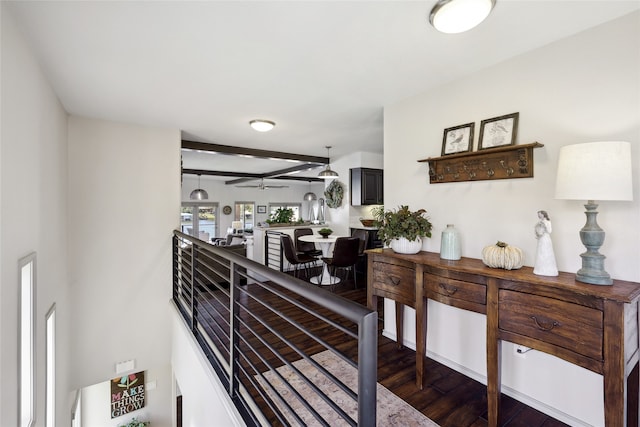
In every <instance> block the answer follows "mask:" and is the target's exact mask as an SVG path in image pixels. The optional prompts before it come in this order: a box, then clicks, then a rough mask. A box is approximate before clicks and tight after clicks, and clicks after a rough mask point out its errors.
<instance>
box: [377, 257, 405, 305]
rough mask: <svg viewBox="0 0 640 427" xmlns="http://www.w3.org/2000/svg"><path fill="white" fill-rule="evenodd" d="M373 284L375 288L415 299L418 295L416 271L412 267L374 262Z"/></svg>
mask: <svg viewBox="0 0 640 427" xmlns="http://www.w3.org/2000/svg"><path fill="white" fill-rule="evenodd" d="M372 285H373V287H374V288H375V289H379V290H382V291H386V292H391V293H394V294H398V295H401V296H403V297H405V298H409V299H411V300H412V301H413V300H415V296H416V273H415V270H414V269H412V268H408V267H402V266H400V265H395V264H387V263H384V262H374V263H373V280H372Z"/></svg>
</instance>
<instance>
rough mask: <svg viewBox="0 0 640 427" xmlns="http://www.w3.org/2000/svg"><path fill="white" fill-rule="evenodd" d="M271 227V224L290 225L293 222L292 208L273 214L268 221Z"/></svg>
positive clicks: (281, 209)
mask: <svg viewBox="0 0 640 427" xmlns="http://www.w3.org/2000/svg"><path fill="white" fill-rule="evenodd" d="M266 222H267V223H268V224H269V225H271V224H290V223H291V222H293V209H291V208H278V209H276V211H275V212H274V213H272V214H271V216H270V217H269V219H268V220H267V221H266Z"/></svg>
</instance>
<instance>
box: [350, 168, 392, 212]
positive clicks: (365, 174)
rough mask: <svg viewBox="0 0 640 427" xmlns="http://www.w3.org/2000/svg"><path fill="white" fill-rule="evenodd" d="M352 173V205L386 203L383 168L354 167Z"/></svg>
mask: <svg viewBox="0 0 640 427" xmlns="http://www.w3.org/2000/svg"><path fill="white" fill-rule="evenodd" d="M349 172H350V175H351V205H352V206H362V205H382V204H384V193H383V185H382V184H383V178H384V176H383V171H382V169H369V168H353V169H350V171H349Z"/></svg>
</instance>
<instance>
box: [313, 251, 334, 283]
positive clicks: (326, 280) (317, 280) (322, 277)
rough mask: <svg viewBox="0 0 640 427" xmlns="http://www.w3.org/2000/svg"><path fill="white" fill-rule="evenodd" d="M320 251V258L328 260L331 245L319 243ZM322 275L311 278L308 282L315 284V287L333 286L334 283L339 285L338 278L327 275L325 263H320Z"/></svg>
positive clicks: (327, 269)
mask: <svg viewBox="0 0 640 427" xmlns="http://www.w3.org/2000/svg"><path fill="white" fill-rule="evenodd" d="M320 249H321V250H322V256H323V257H325V258H329V255H330V253H329V250H330V249H331V243H320ZM322 264H323V265H322V274H321V275H319V276H315V277H312V278H311V279H310V280H309V281H310V282H311V283H315V284H316V285H325V286H329V285H334V284H336V283H340V278H339V277H336V276H332V275H331V274H330V273H329V268H328V267H327V264H326V263H325V262H323V263H322Z"/></svg>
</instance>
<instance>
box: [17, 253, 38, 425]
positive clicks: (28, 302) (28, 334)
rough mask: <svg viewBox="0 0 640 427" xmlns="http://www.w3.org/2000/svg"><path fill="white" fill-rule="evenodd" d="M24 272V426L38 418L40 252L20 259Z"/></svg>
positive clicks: (21, 372)
mask: <svg viewBox="0 0 640 427" xmlns="http://www.w3.org/2000/svg"><path fill="white" fill-rule="evenodd" d="M18 270H19V274H20V278H19V280H20V334H19V339H20V344H19V348H20V361H19V363H20V392H19V395H18V396H19V397H18V399H19V402H20V403H19V408H20V427H31V426H32V425H33V422H34V419H35V399H34V395H35V363H34V359H35V357H34V356H35V342H34V339H35V317H34V316H35V302H36V297H35V293H36V254H35V253H32V254H30V255H27V256H26V257H24V258H22V259H20V260H19V261H18Z"/></svg>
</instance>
